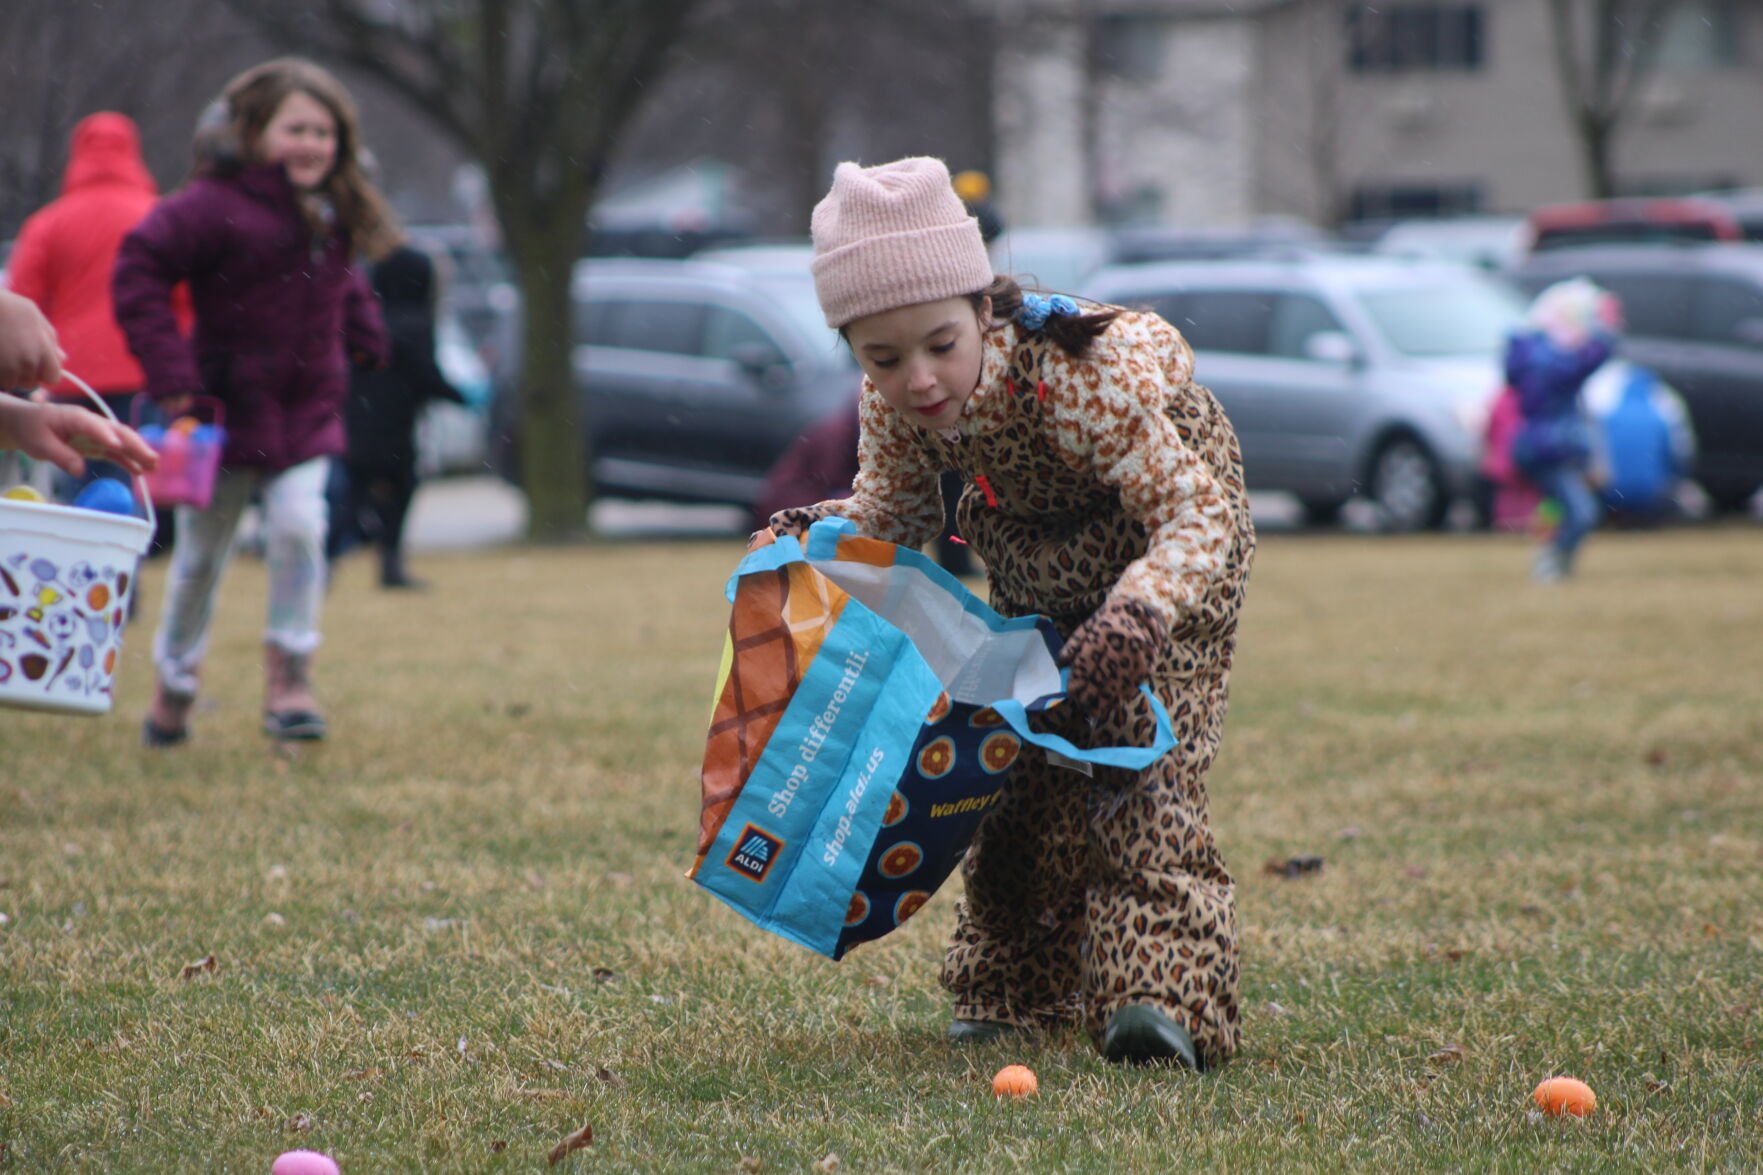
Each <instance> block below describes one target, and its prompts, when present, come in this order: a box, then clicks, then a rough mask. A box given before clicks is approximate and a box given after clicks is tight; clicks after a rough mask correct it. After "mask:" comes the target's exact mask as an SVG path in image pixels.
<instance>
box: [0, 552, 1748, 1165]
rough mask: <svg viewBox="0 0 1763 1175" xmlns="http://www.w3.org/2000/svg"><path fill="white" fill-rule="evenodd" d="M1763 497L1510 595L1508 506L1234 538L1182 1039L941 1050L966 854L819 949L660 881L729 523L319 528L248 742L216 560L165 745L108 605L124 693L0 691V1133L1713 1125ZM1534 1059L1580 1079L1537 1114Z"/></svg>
mask: <svg viewBox="0 0 1763 1175" xmlns="http://www.w3.org/2000/svg"><path fill="white" fill-rule="evenodd" d="M1759 540H1760V536H1759V533H1758V532H1757V531H1756V530H1755V529H1748V528H1738V527H1734V528H1718V529H1706V530H1696V531H1679V532H1672V533H1665V534H1653V535H1599V536H1597V537H1596V538H1595V539H1594V541H1593V542H1592V544H1591V545H1590V547H1589V549H1588V552H1587V555H1586V558H1585V560H1584V565H1583V569H1582V575H1581V577H1580V578H1579V579H1578V580H1576V581H1574V582H1571V583H1568V584H1564V585H1560V586H1558V587H1554V588H1536V587H1533V586H1532V585H1530V584H1529V583H1528V582H1526V578H1525V572H1526V567H1527V562H1528V557H1527V551H1526V548H1525V546H1524V544H1522V543H1521V542H1518V541H1516V540H1510V539H1500V538H1487V537H1473V538H1466V537H1446V538H1419V539H1383V538H1355V537H1346V536H1319V537H1303V536H1270V537H1268V538H1267V539H1265V540H1264V542H1263V547H1262V551H1261V554H1260V558H1259V562H1258V565H1257V567H1256V569H1255V575H1254V579H1253V581H1252V582H1251V585H1250V597H1249V603H1248V609H1247V612H1246V614H1245V620H1244V625H1243V633H1242V643H1241V648H1240V652H1239V656H1238V662H1237V668H1236V674H1235V678H1234V681H1233V685H1234V691H1233V694H1234V696H1233V705H1232V710H1231V715H1230V721H1229V723H1228V724H1227V727H1226V736H1225V744H1224V751H1223V753H1222V755H1221V757H1220V759H1219V761H1218V765H1217V768H1216V770H1215V771H1214V772H1213V775H1212V777H1211V785H1210V786H1211V793H1212V805H1213V814H1214V819H1215V822H1216V828H1217V834H1218V838H1219V840H1220V842H1221V844H1222V845H1223V847H1224V849H1225V852H1226V854H1227V855H1228V857H1229V859H1230V861H1231V863H1232V865H1233V868H1234V869H1235V871H1236V874H1237V877H1238V879H1239V883H1240V884H1239V887H1238V900H1239V917H1240V919H1241V923H1242V927H1243V976H1244V980H1243V998H1244V1009H1245V1048H1244V1051H1243V1053H1242V1055H1241V1056H1240V1058H1239V1059H1238V1060H1237V1061H1235V1062H1234V1063H1233V1064H1231V1065H1229V1066H1228V1067H1226V1068H1224V1069H1223V1070H1221V1071H1219V1072H1217V1073H1215V1074H1211V1075H1208V1076H1204V1077H1195V1076H1193V1075H1191V1074H1185V1073H1181V1072H1170V1071H1122V1070H1119V1069H1116V1068H1112V1067H1109V1066H1106V1065H1104V1064H1103V1063H1102V1062H1100V1061H1099V1060H1098V1059H1097V1058H1096V1057H1095V1056H1093V1055H1092V1053H1091V1051H1090V1049H1089V1047H1088V1045H1087V1043H1086V1042H1085V1041H1084V1040H1082V1039H1080V1038H1077V1037H1064V1038H1055V1039H1050V1040H1045V1041H1039V1042H1034V1043H1026V1044H1025V1043H1017V1044H1007V1045H992V1046H986V1047H985V1048H983V1049H980V1050H977V1051H968V1052H963V1051H957V1050H956V1049H954V1048H952V1047H951V1046H949V1045H947V1044H946V1043H945V1042H944V1040H943V1036H942V1033H943V1029H944V1026H945V1023H946V1021H947V1015H948V1010H947V1004H946V1001H945V999H944V997H943V995H942V993H941V992H940V991H939V990H938V988H937V986H936V972H937V966H938V962H939V959H940V956H941V952H942V947H943V942H944V938H945V936H946V934H947V933H948V931H949V928H950V925H951V904H952V899H953V897H954V891H955V889H956V888H957V886H958V883H957V882H952V883H951V884H950V886H949V887H948V888H947V889H945V891H944V892H942V893H940V894H939V895H938V896H937V897H936V899H935V900H933V901H932V903H931V904H930V905H929V906H928V907H927V908H926V910H925V912H924V913H923V914H922V915H921V916H920V917H919V918H918V919H916V920H915V921H914V922H913V923H912V924H911V925H910V926H909V927H908V928H906V929H905V930H902V931H901V932H900V933H898V934H897V935H895V936H893V937H892V938H890V939H888V940H884V941H883V942H881V943H879V944H875V945H873V946H870V947H865V948H861V949H859V950H858V951H856V952H855V953H853V954H852V955H851V956H850V957H849V958H847V959H846V960H845V961H844V962H843V963H840V964H833V963H830V962H828V961H826V960H824V959H822V958H819V957H818V956H814V955H811V954H809V953H808V952H806V951H804V950H802V949H800V948H798V947H795V946H793V945H790V944H788V943H786V942H783V941H782V940H779V939H775V938H772V937H770V936H768V935H766V934H764V933H762V932H760V931H757V930H755V929H753V928H751V927H750V926H749V925H748V924H747V923H745V922H744V921H743V920H741V919H740V918H739V917H738V916H737V915H735V914H734V913H732V912H731V911H729V910H728V909H726V908H725V907H723V906H722V905H721V904H720V903H718V902H717V901H715V900H713V899H712V898H710V897H709V896H708V895H707V894H705V893H704V892H703V891H701V890H698V889H697V888H696V887H695V886H693V885H692V884H691V883H689V882H688V881H686V880H685V878H684V876H683V875H684V871H685V869H686V868H687V867H688V865H689V864H690V862H691V856H692V851H693V847H694V843H695V834H696V825H697V818H698V800H697V779H696V771H697V766H698V760H699V755H700V753H701V750H702V732H703V726H704V721H705V719H706V717H707V714H708V709H709V702H710V690H711V686H712V684H713V678H714V675H715V671H716V665H717V658H718V655H719V653H720V644H721V630H722V627H723V625H724V622H725V619H726V612H725V605H724V604H723V602H722V598H721V594H720V592H721V585H722V581H723V579H724V578H725V576H726V575H727V574H728V572H729V571H730V570H731V568H732V566H733V564H734V562H735V561H736V560H737V558H738V557H739V553H740V546H739V544H738V543H737V542H732V541H730V542H705V543H692V544H684V543H674V544H661V543H657V544H628V543H627V544H605V545H600V546H595V547H590V548H586V549H579V550H570V551H524V550H516V551H508V552H498V553H485V554H474V555H469V556H458V557H450V558H440V557H434V558H430V559H427V560H424V561H422V564H423V565H422V567H421V570H422V572H423V573H424V574H427V575H430V576H432V577H433V579H434V580H435V581H436V583H437V585H438V586H437V588H436V590H434V591H433V592H431V593H429V594H427V595H422V596H410V595H391V594H388V593H383V592H379V591H377V590H375V589H374V588H372V587H371V585H370V581H369V576H368V574H367V568H366V567H365V566H363V565H356V566H351V567H349V568H348V569H347V571H346V573H345V575H344V576H343V578H342V580H341V582H339V584H338V585H337V587H336V589H335V591H334V592H333V594H332V597H331V600H330V606H329V612H328V616H327V621H326V630H327V643H326V645H325V648H324V650H323V653H322V656H321V659H320V683H321V687H322V690H323V693H324V695H325V697H326V699H327V701H328V704H329V706H330V709H331V713H332V718H333V738H332V740H331V742H330V743H328V744H327V745H324V746H322V747H319V748H316V749H309V750H305V751H302V752H300V753H298V754H296V755H292V756H283V755H279V754H277V753H274V752H273V751H272V750H271V749H270V748H269V747H268V745H267V744H266V742H265V740H264V739H263V738H262V736H261V735H259V734H258V733H257V729H256V728H257V713H258V707H259V700H260V683H259V679H258V674H259V669H258V655H257V646H256V641H257V634H258V632H259V631H260V625H261V614H262V599H263V591H264V583H263V573H262V568H261V567H260V566H258V565H256V564H253V563H250V562H243V563H241V564H240V565H239V566H237V567H235V568H234V570H233V572H232V574H231V577H230V579H229V581H228V583H227V586H226V589H225V597H224V600H223V603H222V608H221V612H220V616H219V620H218V622H217V627H216V633H215V640H214V651H213V655H212V657H211V660H210V665H209V672H208V680H209V682H210V686H211V688H210V689H209V692H208V699H209V700H208V702H207V703H206V704H205V705H204V707H203V709H202V710H201V711H200V712H199V713H198V715H197V722H196V733H195V739H194V741H193V742H192V743H191V744H190V745H189V746H187V747H184V748H181V749H179V750H176V751H173V752H160V753H155V754H147V753H145V752H143V751H142V750H140V749H139V748H138V747H137V745H136V736H137V730H138V726H139V721H140V717H141V714H142V712H143V709H144V706H145V704H146V697H147V691H148V687H149V677H150V668H149V664H148V659H147V653H148V649H149V645H150V638H151V635H152V634H151V630H152V627H153V625H152V623H151V622H150V621H144V622H143V623H141V624H140V625H138V626H137V627H136V628H135V629H134V630H133V631H132V632H131V633H130V635H129V638H128V642H127V649H126V656H125V659H124V663H123V666H122V670H121V679H122V680H121V697H120V701H119V704H118V707H117V712H116V713H114V714H112V715H110V716H108V717H106V718H103V719H99V720H86V719H61V718H52V717H44V716H35V715H27V714H22V713H19V712H16V711H5V712H0V912H4V914H5V915H6V921H5V924H4V925H0V1168H4V1169H7V1170H12V1169H18V1170H44V1169H50V1170H60V1169H73V1170H93V1171H112V1170H141V1171H166V1172H172V1171H190V1170H229V1171H236V1172H267V1171H268V1169H269V1164H270V1161H271V1160H272V1159H273V1157H274V1156H275V1155H276V1154H278V1153H279V1152H281V1151H284V1150H289V1149H293V1148H297V1147H310V1148H314V1149H319V1150H323V1151H326V1152H328V1153H330V1154H332V1155H334V1156H335V1157H336V1158H337V1159H338V1160H339V1161H340V1162H341V1164H342V1166H343V1169H344V1171H345V1172H354V1173H362V1172H378V1171H388V1170H406V1171H460V1172H468V1171H470V1172H475V1171H532V1170H539V1169H544V1167H545V1164H546V1156H547V1153H548V1152H549V1151H550V1150H551V1148H552V1147H553V1146H555V1145H556V1144H558V1143H559V1142H560V1141H562V1140H563V1139H564V1138H565V1137H567V1136H568V1135H570V1134H571V1133H572V1132H574V1131H576V1130H578V1129H579V1128H581V1127H583V1126H588V1125H591V1126H592V1128H593V1132H594V1139H593V1142H592V1143H591V1144H590V1145H589V1146H588V1147H586V1148H585V1149H582V1150H580V1151H577V1152H575V1154H574V1155H572V1156H570V1157H569V1158H567V1159H566V1160H565V1161H563V1162H562V1163H560V1164H558V1167H557V1169H559V1170H571V1169H576V1170H600V1169H606V1170H643V1171H669V1170H705V1171H735V1170H739V1169H742V1166H743V1164H745V1167H746V1169H748V1170H754V1169H757V1170H762V1171H804V1170H813V1169H814V1168H815V1165H816V1164H821V1167H820V1169H822V1170H825V1169H830V1168H831V1166H832V1165H834V1164H835V1162H836V1163H837V1164H838V1165H840V1167H841V1169H842V1170H845V1171H862V1172H868V1171H890V1170H892V1171H926V1170H935V1171H998V1170H1008V1169H1013V1168H1022V1169H1035V1170H1090V1171H1116V1170H1119V1171H1195V1172H1198V1171H1206V1172H1214V1171H1263V1170H1271V1169H1279V1170H1318V1171H1343V1170H1386V1171H1387V1170H1402V1171H1410V1170H1465V1169H1468V1170H1496V1171H1512V1172H1530V1171H1543V1170H1578V1171H1606V1170H1634V1171H1655V1170H1671V1169H1676V1170H1709V1169H1726V1170H1734V1171H1751V1170H1755V1169H1757V1167H1758V1165H1759V1164H1760V1163H1763V1054H1760V1052H1759V1041H1760V1040H1763V802H1760V801H1763V541H1759ZM161 577H162V569H161V568H157V567H156V568H155V569H154V570H153V571H152V572H150V573H149V574H148V575H147V577H146V581H145V586H146V590H147V592H148V597H149V607H148V609H147V610H146V611H147V614H148V615H152V614H154V613H155V612H156V609H157V605H158V602H159V599H160V589H161V582H162V579H161ZM1300 854H1319V855H1321V856H1322V857H1324V858H1325V859H1326V865H1325V867H1324V868H1323V870H1322V871H1321V872H1320V873H1319V874H1314V875H1309V876H1305V877H1302V878H1299V879H1296V880H1288V879H1285V878H1283V877H1280V876H1277V875H1275V874H1273V873H1271V872H1269V871H1267V870H1266V869H1265V868H1264V866H1265V864H1266V863H1268V862H1271V861H1278V860H1283V859H1285V858H1287V857H1290V856H1294V855H1300ZM209 957H212V959H213V967H212V969H211V970H210V969H206V968H201V969H192V970H190V972H189V974H188V977H187V978H186V977H185V973H186V968H191V965H192V964H195V963H197V962H198V961H200V960H204V959H206V958H209ZM1011 1062H1021V1063H1025V1064H1027V1065H1029V1066H1031V1067H1032V1068H1033V1069H1034V1070H1035V1071H1036V1072H1037V1073H1038V1074H1039V1077H1040V1095H1039V1097H1038V1098H1036V1099H1035V1100H1033V1101H1029V1102H1022V1103H1000V1102H997V1101H995V1100H994V1099H993V1097H992V1096H991V1092H990V1080H991V1076H992V1074H993V1072H994V1071H995V1070H996V1069H998V1068H999V1067H1000V1066H1002V1065H1004V1064H1007V1063H1011ZM1557 1073H1567V1074H1573V1075H1576V1076H1578V1077H1581V1078H1583V1079H1585V1080H1586V1081H1588V1082H1589V1083H1590V1084H1591V1085H1592V1087H1593V1088H1594V1089H1595V1090H1596V1091H1597V1094H1598V1098H1599V1106H1598V1110H1597V1112H1596V1114H1595V1115H1594V1116H1592V1117H1591V1118H1590V1119H1587V1120H1584V1121H1579V1120H1555V1119H1548V1120H1541V1119H1539V1118H1537V1117H1535V1116H1534V1115H1532V1114H1530V1113H1528V1111H1529V1110H1530V1109H1531V1105H1530V1101H1529V1094H1530V1091H1531V1089H1532V1087H1533V1086H1535V1085H1536V1083H1537V1082H1538V1081H1540V1080H1541V1079H1543V1078H1545V1077H1548V1076H1550V1075H1553V1074H1557ZM829 1155H836V1156H838V1159H837V1160H836V1161H835V1160H830V1159H828V1158H827V1156H829ZM755 1163H756V1164H757V1166H755V1165H754V1164H755Z"/></svg>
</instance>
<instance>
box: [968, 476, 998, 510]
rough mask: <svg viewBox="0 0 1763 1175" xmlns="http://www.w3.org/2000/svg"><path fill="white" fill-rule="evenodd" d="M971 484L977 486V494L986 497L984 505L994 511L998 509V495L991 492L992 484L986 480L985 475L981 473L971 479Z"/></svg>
mask: <svg viewBox="0 0 1763 1175" xmlns="http://www.w3.org/2000/svg"><path fill="white" fill-rule="evenodd" d="M973 484H974V485H976V486H978V487H979V492H980V493H982V494H984V495H985V496H986V505H988V506H990V507H991V508H992V509H994V510H996V509H997V508H998V495H997V494H994V493H993V492H992V483H991V482H989V481H987V480H986V475H985V474H983V473H981V474H977V475H976V476H975V477H974V479H973Z"/></svg>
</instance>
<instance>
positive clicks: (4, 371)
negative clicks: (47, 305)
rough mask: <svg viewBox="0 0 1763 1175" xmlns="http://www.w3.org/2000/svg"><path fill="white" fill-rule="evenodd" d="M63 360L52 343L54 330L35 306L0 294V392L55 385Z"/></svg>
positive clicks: (6, 294)
mask: <svg viewBox="0 0 1763 1175" xmlns="http://www.w3.org/2000/svg"><path fill="white" fill-rule="evenodd" d="M65 358H67V356H66V355H65V354H63V353H62V350H61V345H60V344H59V343H58V342H57V341H56V339H55V328H54V327H52V326H50V325H49V320H48V319H47V318H44V317H43V312H42V311H41V310H38V309H37V304H36V303H35V302H32V301H31V300H30V299H28V298H21V297H20V296H19V295H17V294H14V293H11V292H9V291H7V290H0V388H37V387H42V386H43V385H45V384H52V383H56V382H58V381H59V380H60V379H61V361H62V360H63V359H65Z"/></svg>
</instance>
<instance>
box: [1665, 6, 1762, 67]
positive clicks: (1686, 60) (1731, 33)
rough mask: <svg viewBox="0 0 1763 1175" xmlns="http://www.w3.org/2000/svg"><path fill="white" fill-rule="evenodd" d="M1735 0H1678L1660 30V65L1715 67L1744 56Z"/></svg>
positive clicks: (1734, 63)
mask: <svg viewBox="0 0 1763 1175" xmlns="http://www.w3.org/2000/svg"><path fill="white" fill-rule="evenodd" d="M1737 8H1738V6H1737V5H1736V4H1735V3H1733V0H1679V3H1678V4H1676V5H1675V6H1674V7H1672V8H1671V9H1670V11H1668V12H1667V13H1666V14H1665V17H1664V22H1665V27H1664V28H1663V29H1661V30H1660V33H1659V59H1658V60H1659V68H1661V69H1672V70H1686V71H1688V70H1697V69H1713V68H1716V67H1719V66H1728V65H1738V64H1739V63H1740V62H1741V61H1742V60H1743V54H1742V53H1741V48H1742V46H1741V41H1742V38H1741V37H1740V35H1739V27H1740V22H1739V19H1738V12H1737Z"/></svg>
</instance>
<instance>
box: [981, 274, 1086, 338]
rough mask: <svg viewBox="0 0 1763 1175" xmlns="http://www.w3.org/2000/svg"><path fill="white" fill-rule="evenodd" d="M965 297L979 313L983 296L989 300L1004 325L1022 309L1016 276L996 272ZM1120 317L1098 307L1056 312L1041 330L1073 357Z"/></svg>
mask: <svg viewBox="0 0 1763 1175" xmlns="http://www.w3.org/2000/svg"><path fill="white" fill-rule="evenodd" d="M968 297H969V298H970V299H971V301H972V302H973V308H974V312H975V313H978V312H979V308H980V302H981V300H982V299H985V298H990V299H991V300H992V321H993V322H994V323H998V324H1000V325H1001V324H1003V323H1006V322H1011V321H1014V320H1015V318H1016V315H1017V313H1018V312H1019V311H1020V310H1021V309H1022V286H1021V285H1019V284H1018V283H1017V281H1016V279H1015V278H1013V277H1010V276H1008V275H1007V274H999V275H998V276H997V277H994V278H993V279H992V284H991V285H989V286H987V287H986V288H985V289H983V290H981V291H979V292H978V293H976V294H970V295H968ZM1119 317H1120V311H1119V310H1098V311H1096V312H1094V313H1091V314H1055V315H1053V316H1052V317H1050V318H1048V319H1047V325H1046V326H1044V327H1042V328H1041V333H1042V334H1044V335H1046V336H1047V337H1048V338H1050V339H1052V340H1053V341H1054V342H1055V343H1057V344H1059V349H1060V350H1062V351H1064V352H1065V353H1066V354H1067V355H1070V356H1071V357H1072V358H1074V359H1082V358H1083V357H1084V356H1085V355H1087V354H1088V353H1089V350H1090V344H1091V343H1092V342H1094V341H1095V340H1096V339H1097V338H1098V337H1100V336H1101V334H1102V332H1103V331H1105V330H1107V329H1108V328H1109V327H1110V326H1111V325H1113V323H1114V320H1115V319H1116V318H1119Z"/></svg>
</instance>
